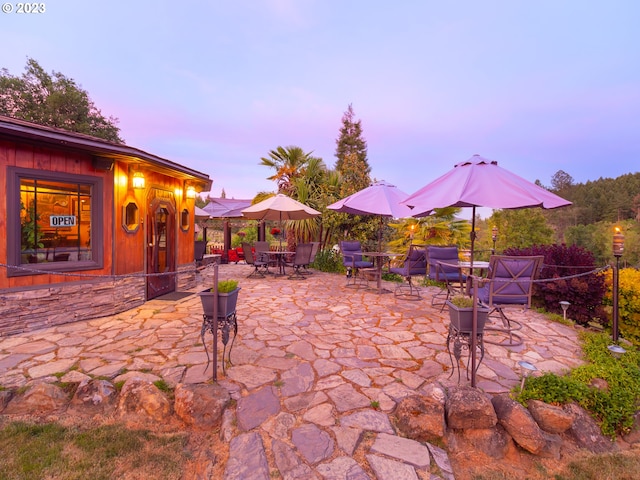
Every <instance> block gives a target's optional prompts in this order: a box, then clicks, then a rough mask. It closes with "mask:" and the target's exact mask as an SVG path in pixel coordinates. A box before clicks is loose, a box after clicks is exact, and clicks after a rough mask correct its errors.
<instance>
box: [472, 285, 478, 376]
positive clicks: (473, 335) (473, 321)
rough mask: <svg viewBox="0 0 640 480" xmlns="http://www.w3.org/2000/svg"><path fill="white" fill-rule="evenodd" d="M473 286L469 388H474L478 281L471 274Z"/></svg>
mask: <svg viewBox="0 0 640 480" xmlns="http://www.w3.org/2000/svg"><path fill="white" fill-rule="evenodd" d="M471 284H472V286H473V317H472V322H471V386H472V387H473V388H475V386H476V363H477V357H476V349H477V347H478V279H477V278H476V277H475V275H473V274H471Z"/></svg>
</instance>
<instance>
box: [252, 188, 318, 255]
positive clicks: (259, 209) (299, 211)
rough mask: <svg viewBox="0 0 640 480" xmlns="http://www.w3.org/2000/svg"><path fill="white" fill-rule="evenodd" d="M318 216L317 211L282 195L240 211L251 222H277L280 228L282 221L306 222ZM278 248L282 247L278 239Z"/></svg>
mask: <svg viewBox="0 0 640 480" xmlns="http://www.w3.org/2000/svg"><path fill="white" fill-rule="evenodd" d="M320 214H321V213H320V212H318V211H317V210H314V209H313V208H311V207H309V206H307V205H305V204H304V203H300V202H299V201H297V200H294V199H293V198H291V197H288V196H286V195H283V194H282V193H279V194H277V195H274V196H273V197H269V198H267V199H265V200H263V201H261V202H258V203H256V204H255V205H251V206H250V207H248V208H245V209H244V210H242V215H243V216H244V217H245V218H249V219H252V220H279V221H280V228H282V221H283V220H306V219H308V218H313V217H317V216H318V215H320ZM280 246H282V238H280Z"/></svg>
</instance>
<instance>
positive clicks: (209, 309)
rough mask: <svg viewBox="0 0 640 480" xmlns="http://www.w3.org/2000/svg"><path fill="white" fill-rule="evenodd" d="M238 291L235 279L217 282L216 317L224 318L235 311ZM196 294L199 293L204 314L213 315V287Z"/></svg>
mask: <svg viewBox="0 0 640 480" xmlns="http://www.w3.org/2000/svg"><path fill="white" fill-rule="evenodd" d="M239 291H240V287H238V281H237V280H220V281H219V282H218V318H226V317H228V316H229V315H231V314H232V313H233V312H235V311H236V304H237V302H238V292H239ZM198 295H200V301H201V302H202V309H203V310H204V314H205V315H206V316H208V317H213V300H214V297H215V288H208V289H207V290H203V291H202V292H200V293H199V294H198Z"/></svg>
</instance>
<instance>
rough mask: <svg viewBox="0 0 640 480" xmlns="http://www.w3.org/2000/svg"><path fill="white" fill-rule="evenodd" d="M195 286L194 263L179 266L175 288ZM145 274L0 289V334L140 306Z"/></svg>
mask: <svg viewBox="0 0 640 480" xmlns="http://www.w3.org/2000/svg"><path fill="white" fill-rule="evenodd" d="M195 286H196V270H195V263H190V264H186V265H181V266H180V267H178V274H177V275H176V289H177V290H188V289H191V288H194V287H195ZM145 291H146V279H145V277H142V276H139V277H117V278H110V277H105V278H99V279H96V278H91V279H88V280H82V281H78V282H68V283H56V284H49V285H43V286H39V287H30V288H28V289H21V290H12V289H6V290H3V291H0V337H3V336H8V335H13V334H16V333H21V332H28V331H31V330H36V329H40V328H45V327H50V326H54V325H62V324H65V323H70V322H74V321H76V320H87V319H90V318H97V317H104V316H108V315H114V314H117V313H120V312H123V311H125V310H129V309H131V308H134V307H137V306H139V305H142V304H143V303H144V302H145V299H146V294H145Z"/></svg>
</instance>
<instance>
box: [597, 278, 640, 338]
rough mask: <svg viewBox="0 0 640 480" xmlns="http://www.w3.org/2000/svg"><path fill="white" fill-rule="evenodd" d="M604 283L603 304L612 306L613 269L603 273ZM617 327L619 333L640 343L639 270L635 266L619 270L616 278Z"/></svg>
mask: <svg viewBox="0 0 640 480" xmlns="http://www.w3.org/2000/svg"><path fill="white" fill-rule="evenodd" d="M603 276H604V279H605V285H606V292H605V296H604V304H605V305H607V306H609V307H612V306H613V271H612V270H607V271H606V272H604V274H603ZM618 328H619V330H620V334H621V335H622V336H623V337H624V338H626V339H627V340H629V341H630V342H633V343H634V344H635V345H640V271H638V270H636V269H635V268H623V269H621V270H620V277H619V280H618Z"/></svg>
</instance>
